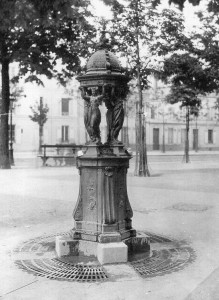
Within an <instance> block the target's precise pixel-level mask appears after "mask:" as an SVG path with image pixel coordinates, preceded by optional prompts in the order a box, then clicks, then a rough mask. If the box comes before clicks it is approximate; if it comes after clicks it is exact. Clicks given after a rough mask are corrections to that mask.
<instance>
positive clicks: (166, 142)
mask: <svg viewBox="0 0 219 300" xmlns="http://www.w3.org/2000/svg"><path fill="white" fill-rule="evenodd" d="M165 144H166V145H167V144H168V129H167V128H165Z"/></svg>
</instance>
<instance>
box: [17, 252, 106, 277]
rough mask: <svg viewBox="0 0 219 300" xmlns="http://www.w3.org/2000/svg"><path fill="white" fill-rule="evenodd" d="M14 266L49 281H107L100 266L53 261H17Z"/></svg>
mask: <svg viewBox="0 0 219 300" xmlns="http://www.w3.org/2000/svg"><path fill="white" fill-rule="evenodd" d="M15 264H16V265H17V266H18V267H19V268H20V269H22V270H24V271H27V272H28V273H31V274H33V275H36V276H41V277H46V278H49V279H58V280H68V281H79V282H96V281H103V280H106V279H108V275H107V274H106V273H105V270H104V269H103V267H101V266H93V265H92V266H89V265H78V264H76V265H73V264H70V263H65V262H62V261H60V260H58V259H56V258H54V259H32V260H17V261H16V262H15Z"/></svg>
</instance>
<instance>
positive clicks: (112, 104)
mask: <svg viewBox="0 0 219 300" xmlns="http://www.w3.org/2000/svg"><path fill="white" fill-rule="evenodd" d="M121 92H122V90H121V91H120V92H118V91H116V88H115V87H114V86H110V91H109V93H108V94H107V96H108V97H105V98H104V99H105V105H106V107H107V109H108V111H107V113H106V120H107V131H108V134H107V143H108V144H112V145H117V144H121V142H120V141H118V136H119V132H120V130H121V129H122V126H123V122H124V108H123V97H122V93H121Z"/></svg>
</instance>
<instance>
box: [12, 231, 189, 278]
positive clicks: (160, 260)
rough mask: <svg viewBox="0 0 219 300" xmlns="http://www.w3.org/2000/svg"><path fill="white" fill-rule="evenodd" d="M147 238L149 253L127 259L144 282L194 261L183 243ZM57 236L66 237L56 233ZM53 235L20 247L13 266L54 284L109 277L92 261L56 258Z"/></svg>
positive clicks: (166, 238) (178, 269)
mask: <svg viewBox="0 0 219 300" xmlns="http://www.w3.org/2000/svg"><path fill="white" fill-rule="evenodd" d="M144 233H145V234H147V235H148V236H149V238H150V242H151V251H150V253H149V252H148V251H147V252H144V253H137V254H136V253H134V254H131V255H129V265H130V266H131V267H133V268H134V270H135V271H136V272H137V273H138V274H139V275H140V276H142V277H144V278H151V277H155V276H161V275H165V274H169V273H171V272H176V271H180V270H182V269H183V268H185V267H186V266H187V265H188V264H189V263H191V262H193V261H194V259H195V252H194V250H193V249H192V248H190V247H188V246H187V244H186V242H184V241H177V240H174V239H171V238H169V237H165V236H162V235H157V234H154V233H150V232H144ZM57 235H59V236H60V235H63V236H64V235H68V232H66V233H59V234H57ZM55 237H56V235H48V236H41V237H37V238H34V239H31V240H29V241H27V242H25V243H22V244H21V245H19V246H18V247H17V248H16V249H15V250H14V254H15V256H16V255H17V256H18V257H17V259H16V260H15V263H16V265H17V266H18V267H19V268H20V269H22V270H23V271H26V272H28V273H30V274H33V275H36V276H41V277H46V278H49V279H56V280H67V281H78V282H97V281H105V280H107V279H109V278H111V277H112V276H110V275H109V274H108V273H107V272H106V270H105V268H104V267H103V266H101V265H100V264H99V263H98V261H97V260H95V258H94V259H93V260H92V259H90V258H89V259H86V257H74V258H73V259H72V258H68V257H67V258H62V259H61V258H60V259H58V258H56V257H55Z"/></svg>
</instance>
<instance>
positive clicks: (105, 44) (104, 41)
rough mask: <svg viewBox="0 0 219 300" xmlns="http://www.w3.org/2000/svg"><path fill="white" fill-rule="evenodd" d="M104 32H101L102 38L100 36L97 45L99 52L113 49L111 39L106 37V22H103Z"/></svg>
mask: <svg viewBox="0 0 219 300" xmlns="http://www.w3.org/2000/svg"><path fill="white" fill-rule="evenodd" d="M102 24H103V25H102V28H103V29H102V30H101V36H100V41H99V43H98V44H97V49H98V50H102V49H107V50H109V49H110V48H111V45H110V42H109V39H108V38H107V37H106V33H107V31H106V21H105V20H103V22H102Z"/></svg>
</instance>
